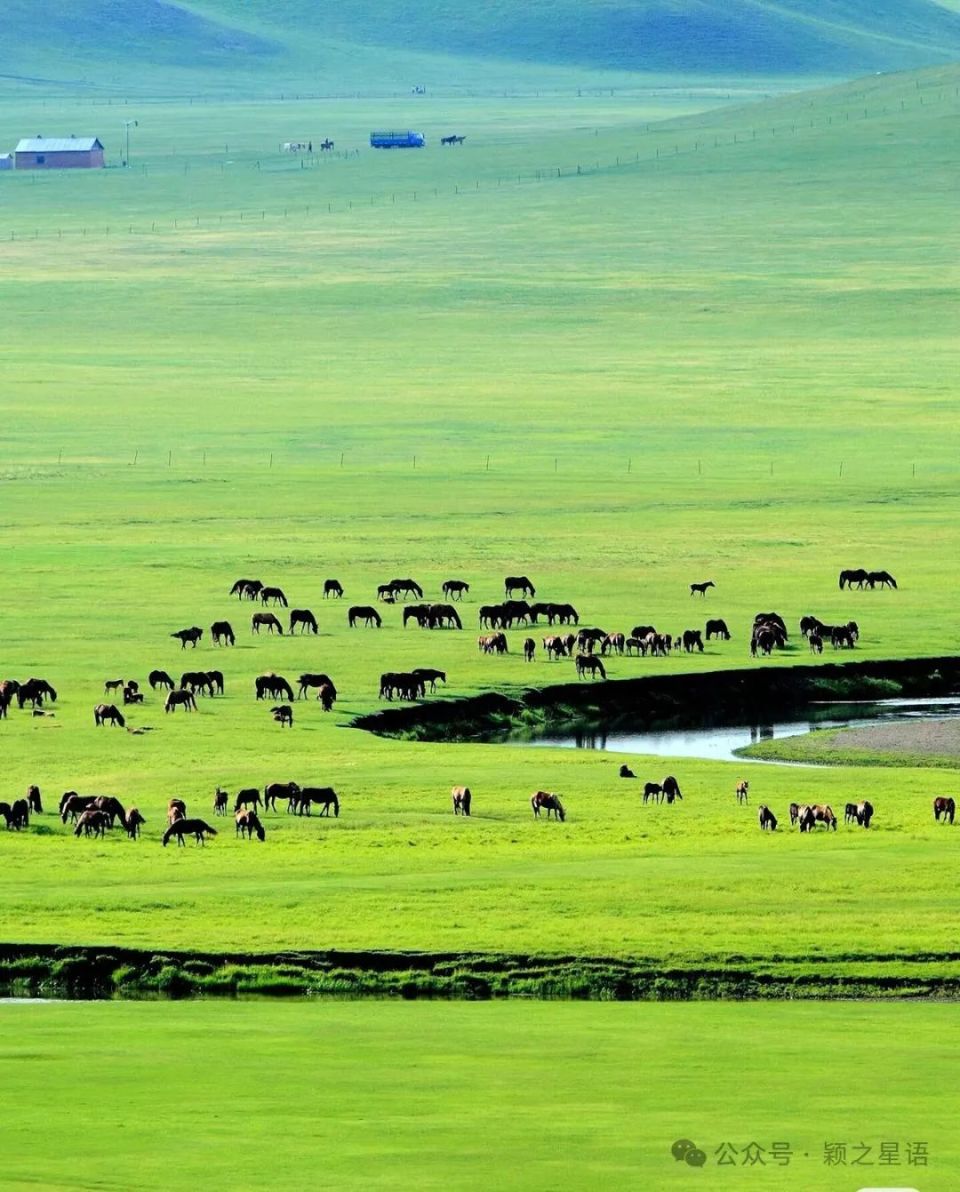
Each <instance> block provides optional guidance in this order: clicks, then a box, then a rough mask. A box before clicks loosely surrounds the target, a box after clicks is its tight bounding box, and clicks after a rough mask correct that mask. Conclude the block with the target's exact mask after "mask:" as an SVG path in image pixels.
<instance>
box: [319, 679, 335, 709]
mask: <svg viewBox="0 0 960 1192" xmlns="http://www.w3.org/2000/svg"><path fill="white" fill-rule="evenodd" d="M317 700H318V702H319V704H320V707H321V708H323V710H324V712H332V711H333V705H334V704H335V703H336V702H337V689H336V687H334V685H333V684H332V683H321V684H320V690H319V691H318V692H317Z"/></svg>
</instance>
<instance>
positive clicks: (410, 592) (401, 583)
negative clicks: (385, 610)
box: [388, 578, 423, 600]
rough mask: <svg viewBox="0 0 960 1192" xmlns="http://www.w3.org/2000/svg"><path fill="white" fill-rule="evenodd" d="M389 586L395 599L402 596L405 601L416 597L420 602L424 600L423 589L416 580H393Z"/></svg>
mask: <svg viewBox="0 0 960 1192" xmlns="http://www.w3.org/2000/svg"><path fill="white" fill-rule="evenodd" d="M388 586H389V588H390V591H391V592H392V593H393V595H394V597H397V596H400V595H401V594H402V595H403V597H404V599H406V598H407V597H408V596H416V598H417V599H418V600H422V599H423V588H421V587H420V585H419V584H418V583H417V581H416V580H415V579H409V578H408V579H392V580H391V581H390V583H389V585H388Z"/></svg>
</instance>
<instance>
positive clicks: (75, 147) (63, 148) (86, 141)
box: [15, 137, 103, 153]
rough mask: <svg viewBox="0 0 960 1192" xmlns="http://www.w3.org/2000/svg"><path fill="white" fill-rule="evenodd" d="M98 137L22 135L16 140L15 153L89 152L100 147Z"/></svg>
mask: <svg viewBox="0 0 960 1192" xmlns="http://www.w3.org/2000/svg"><path fill="white" fill-rule="evenodd" d="M102 148H103V146H102V145H101V144H100V140H99V138H98V137H23V138H22V140H19V141H18V142H17V148H16V150H15V152H17V153H89V151H90V150H91V149H102Z"/></svg>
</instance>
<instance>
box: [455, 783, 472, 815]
mask: <svg viewBox="0 0 960 1192" xmlns="http://www.w3.org/2000/svg"><path fill="white" fill-rule="evenodd" d="M450 795H451V797H452V799H453V814H454V815H469V814H470V802H471V800H472V798H473V796H472V795H471V794H470V788H469V786H455V787H454V788H453V790H452V791H451V792H450Z"/></svg>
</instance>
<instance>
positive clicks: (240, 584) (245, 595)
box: [230, 579, 263, 600]
mask: <svg viewBox="0 0 960 1192" xmlns="http://www.w3.org/2000/svg"><path fill="white" fill-rule="evenodd" d="M262 587H263V584H262V583H261V582H260V581H259V580H258V579H238V580H237V582H236V583H235V584H234V585H233V587H232V588H231V589H230V595H231V596H236V598H237V599H238V600H244V599H246V600H256V598H257V596H258V594H259V592H260V589H261V588H262Z"/></svg>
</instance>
